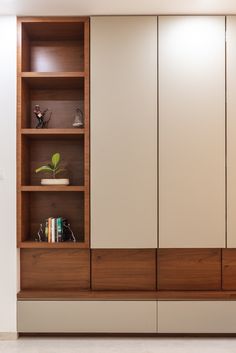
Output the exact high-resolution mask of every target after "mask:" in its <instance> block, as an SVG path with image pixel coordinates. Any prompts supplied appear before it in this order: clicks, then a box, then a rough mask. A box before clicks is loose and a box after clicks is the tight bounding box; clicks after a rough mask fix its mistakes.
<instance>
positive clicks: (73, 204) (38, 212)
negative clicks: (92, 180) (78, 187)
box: [24, 192, 88, 242]
mask: <svg viewBox="0 0 236 353" xmlns="http://www.w3.org/2000/svg"><path fill="white" fill-rule="evenodd" d="M24 194H27V193H24ZM28 194H29V199H28V200H29V202H28V203H27V204H26V205H24V207H25V208H26V209H27V213H28V214H29V215H30V216H29V224H30V233H29V234H25V235H24V240H26V239H27V240H34V239H35V237H36V235H37V232H38V229H39V225H40V223H43V222H45V219H47V218H49V217H63V218H67V219H68V220H69V222H70V225H71V228H72V230H73V232H74V234H75V236H76V237H77V239H79V241H81V242H82V241H84V240H85V241H86V242H88V239H87V238H86V239H85V238H84V193H81V192H66V193H65V192H30V193H28Z"/></svg>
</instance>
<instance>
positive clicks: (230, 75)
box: [226, 16, 236, 248]
mask: <svg viewBox="0 0 236 353" xmlns="http://www.w3.org/2000/svg"><path fill="white" fill-rule="evenodd" d="M226 28H227V44H226V45H227V191H228V192H227V214H228V215H227V216H228V218H227V221H228V224H227V225H228V231H227V247H229V248H235V247H236V16H228V17H227V26H226Z"/></svg>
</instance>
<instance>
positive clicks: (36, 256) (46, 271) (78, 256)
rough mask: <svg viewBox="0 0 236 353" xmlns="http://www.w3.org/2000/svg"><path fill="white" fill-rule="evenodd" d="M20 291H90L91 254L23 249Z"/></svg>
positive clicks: (66, 250) (67, 250) (87, 252)
mask: <svg viewBox="0 0 236 353" xmlns="http://www.w3.org/2000/svg"><path fill="white" fill-rule="evenodd" d="M20 259H21V268H20V270H21V271H20V272H21V288H22V289H23V290H79V289H89V288H90V252H89V250H85V249H81V250H78V249H76V250H72V249H63V250H62V249H50V250H49V249H43V250H42V249H22V250H21V256H20Z"/></svg>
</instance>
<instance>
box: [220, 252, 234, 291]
mask: <svg viewBox="0 0 236 353" xmlns="http://www.w3.org/2000/svg"><path fill="white" fill-rule="evenodd" d="M222 289H224V290H235V289H236V249H222Z"/></svg>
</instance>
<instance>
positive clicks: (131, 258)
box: [92, 249, 156, 290]
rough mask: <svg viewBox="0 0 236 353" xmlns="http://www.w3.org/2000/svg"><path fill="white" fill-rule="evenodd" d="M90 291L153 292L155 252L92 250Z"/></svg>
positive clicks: (154, 284)
mask: <svg viewBox="0 0 236 353" xmlns="http://www.w3.org/2000/svg"><path fill="white" fill-rule="evenodd" d="M92 289H93V290H156V250H154V249H119V250H118V249H105V250H92Z"/></svg>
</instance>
